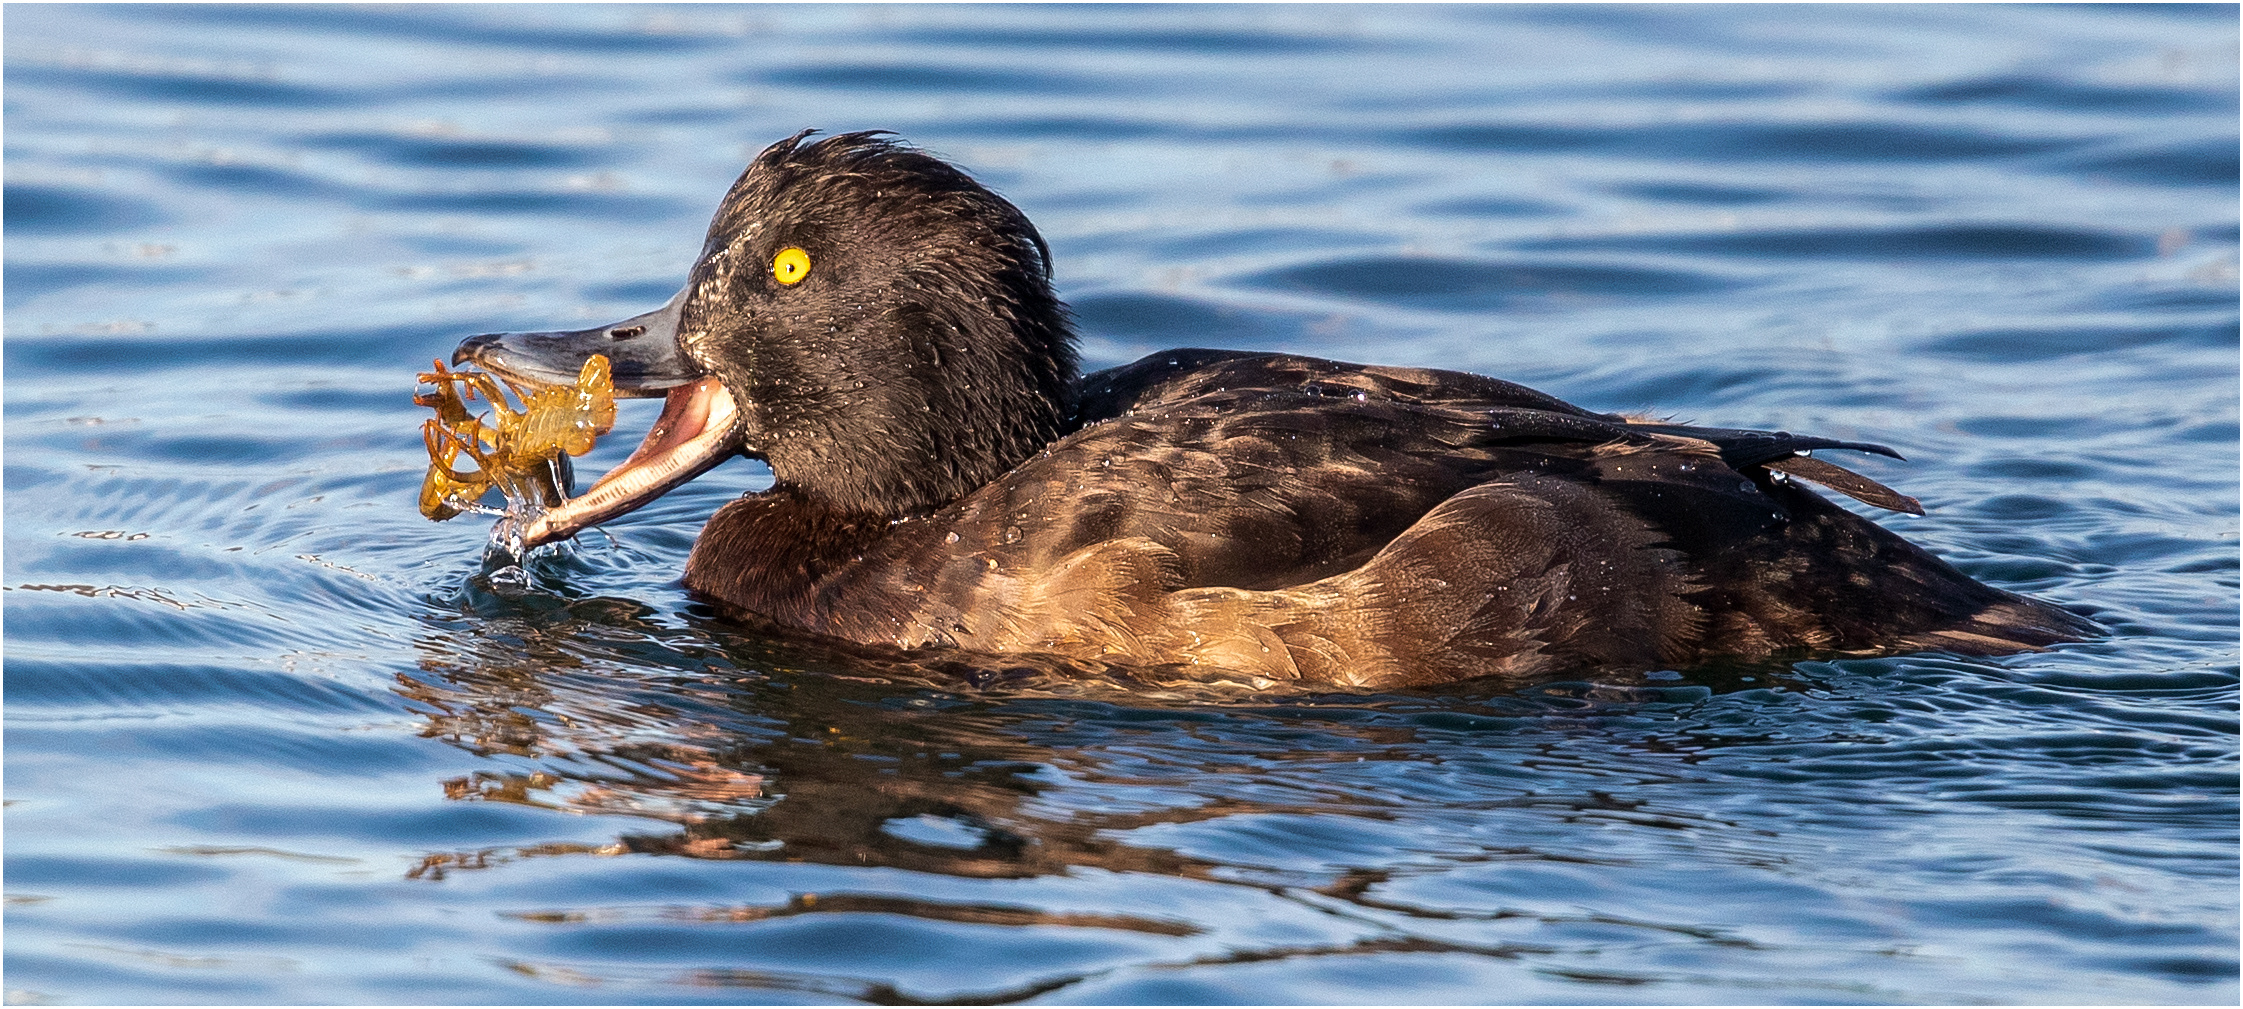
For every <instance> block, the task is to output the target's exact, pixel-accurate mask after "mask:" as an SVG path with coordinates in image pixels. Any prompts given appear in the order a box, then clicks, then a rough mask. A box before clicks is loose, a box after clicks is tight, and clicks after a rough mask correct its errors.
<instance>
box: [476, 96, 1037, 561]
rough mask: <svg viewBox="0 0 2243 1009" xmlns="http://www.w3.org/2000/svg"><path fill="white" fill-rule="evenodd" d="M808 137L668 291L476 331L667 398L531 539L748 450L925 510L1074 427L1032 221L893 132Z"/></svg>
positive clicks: (480, 355)
mask: <svg viewBox="0 0 2243 1009" xmlns="http://www.w3.org/2000/svg"><path fill="white" fill-rule="evenodd" d="M810 132H811V131H805V132H803V133H800V134H796V135H795V136H794V137H791V138H789V139H787V140H782V141H780V142H779V143H776V144H773V145H771V146H770V147H769V148H767V149H765V150H764V152H763V153H762V154H760V155H757V156H756V159H755V161H754V162H753V163H751V164H749V165H748V168H747V171H745V172H743V173H741V175H740V178H739V181H737V182H735V183H733V185H732V190H731V192H729V193H726V194H725V197H724V202H723V204H722V205H720V206H719V207H718V208H717V212H716V218H715V220H713V221H712V222H710V224H709V235H708V240H707V241H706V242H704V243H703V244H702V247H701V258H700V260H699V261H698V262H696V263H694V264H693V272H692V274H691V276H690V277H689V278H688V279H687V281H686V284H685V288H684V289H683V290H681V291H679V292H678V293H677V296H676V297H674V298H671V299H670V302H669V304H667V305H664V306H663V307H662V308H659V309H657V310H655V311H653V312H649V313H647V314H645V315H641V316H637V317H635V318H631V319H626V320H624V321H622V322H619V323H615V324H613V325H608V326H600V327H597V328H594V329H587V330H579V331H575V332H556V333H491V334H485V335H482V336H475V337H469V338H468V339H467V340H466V341H464V342H462V343H461V344H460V347H459V350H458V351H456V352H455V353H454V354H453V355H452V360H453V363H455V364H466V363H472V364H475V365H477V366H479V367H481V368H483V369H485V370H488V371H491V372H495V373H497V374H499V375H502V376H505V377H507V378H510V379H513V380H516V381H519V382H527V383H535V384H545V385H556V384H557V385H567V384H571V383H573V382H574V381H575V380H576V375H577V371H578V369H579V368H581V367H582V365H583V363H584V361H585V360H586V359H587V358H589V357H590V356H591V355H593V354H605V355H607V357H608V359H609V361H610V362H611V365H612V367H613V372H614V378H615V386H616V394H617V395H620V396H642V397H652V396H662V397H664V398H665V402H664V405H663V408H662V416H661V419H659V420H657V421H656V422H655V425H654V428H653V429H652V430H651V431H649V432H648V433H647V436H646V440H645V442H643V443H642V444H641V445H640V446H639V448H638V450H637V451H636V452H634V453H633V454H632V455H631V458H630V459H629V460H628V461H626V462H625V463H624V464H623V465H621V466H619V467H617V468H616V469H615V470H614V471H612V472H610V473H609V474H608V475H607V476H605V477H602V478H601V479H600V481H599V482H598V483H597V484H594V485H593V487H592V488H591V489H590V490H589V491H587V492H586V493H585V494H584V495H583V496H581V497H578V498H574V499H572V500H570V501H569V502H567V503H566V504H564V505H562V506H561V507H559V508H556V509H554V510H552V511H549V512H547V513H545V514H544V515H543V516H541V517H540V518H539V519H538V520H537V521H536V522H534V523H533V524H532V525H531V526H530V527H528V529H527V530H525V532H526V534H527V537H526V538H527V541H528V542H527V545H531V546H534V545H536V544H539V543H545V542H550V541H553V540H558V539H563V538H566V537H568V536H571V535H574V534H575V533H577V532H578V531H581V530H582V529H584V528H587V527H589V526H593V525H598V524H599V523H601V522H605V521H607V520H609V519H612V518H615V517H616V516H619V515H622V514H624V513H626V512H629V511H631V510H632V509H634V508H637V507H639V506H640V505H643V504H645V503H646V502H648V501H651V500H653V499H654V498H656V497H659V496H661V495H662V494H663V493H664V492H666V491H668V490H670V489H672V488H674V487H676V486H678V485H679V484H682V483H684V482H686V481H687V480H691V479H692V478H694V477H695V476H698V475H700V474H701V473H703V472H705V471H707V470H708V469H709V468H710V467H712V466H715V465H716V464H717V463H720V462H723V461H724V460H725V459H727V458H730V457H731V456H733V455H735V454H739V455H747V456H751V457H754V458H760V459H763V460H765V461H767V462H768V463H769V464H770V466H771V472H772V475H773V476H774V478H775V479H776V480H777V481H778V482H779V483H780V484H783V485H787V486H790V487H792V488H794V489H795V490H796V491H798V492H799V493H802V494H805V495H808V496H810V497H812V498H815V499H818V500H819V501H821V502H823V503H825V504H827V505H829V506H831V507H833V508H836V509H838V510H841V511H845V512H850V513H857V514H867V515H884V516H890V517H900V516H904V515H910V514H913V513H915V512H920V511H924V510H927V509H931V508H935V507H938V506H940V505H942V504H945V503H947V502H949V501H952V500H955V499H956V498H958V497H960V496H963V495H964V494H966V493H967V492H968V491H971V490H973V489H974V488H976V487H979V486H981V485H982V484H985V483H987V482H989V481H990V480H993V479H995V478H996V477H997V476H999V475H1001V474H1002V473H1004V472H1005V471H1006V470H1007V469H1010V468H1011V467H1013V466H1014V465H1016V464H1018V463H1019V462H1021V461H1022V460H1024V459H1026V458H1028V456H1030V455H1031V454H1033V453H1034V452H1036V451H1037V450H1038V449H1040V448H1042V447H1043V446H1044V445H1046V444H1049V443H1050V441H1051V440H1052V439H1053V438H1055V437H1057V436H1058V435H1059V433H1060V425H1061V421H1062V418H1063V417H1064V416H1065V413H1066V403H1065V402H1064V400H1065V397H1066V396H1067V395H1068V390H1069V388H1070V386H1071V385H1072V383H1073V381H1074V377H1075V348H1074V332H1073V329H1072V327H1071V326H1070V325H1069V323H1068V319H1067V311H1066V307H1065V306H1064V305H1062V304H1061V303H1060V302H1059V300H1058V298H1056V297H1055V296H1054V295H1053V294H1052V291H1051V265H1050V257H1049V252H1048V250H1047V249H1046V247H1045V245H1044V241H1043V237H1042V236H1040V235H1038V234H1037V233H1036V229H1035V226H1034V225H1032V224H1030V223H1029V222H1028V218H1027V216H1026V215H1024V214H1022V213H1021V212H1020V211H1019V210H1018V209H1017V208H1015V207H1014V206H1013V205H1012V204H1010V203H1007V202H1006V201H1005V200H1004V198H1003V197H1000V196H998V195H997V194H995V193H992V192H990V191H989V190H988V189H986V188H984V187H982V186H981V184H980V183H977V182H975V181H974V180H973V179H971V178H969V177H968V176H967V175H966V174H965V173H964V172H961V171H959V170H958V169H956V168H954V167H952V166H950V165H949V164H946V163H944V162H943V161H941V160H939V159H937V158H934V157H932V156H930V155H928V154H925V153H923V152H921V151H918V150H915V149H913V148H910V147H907V146H905V145H902V144H899V143H896V142H894V141H891V140H888V139H885V137H884V136H883V135H882V134H880V133H848V134H842V135H840V136H835V137H830V138H827V139H824V140H819V141H816V142H813V143H807V144H806V143H803V139H804V138H805V137H807V136H809V134H810Z"/></svg>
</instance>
